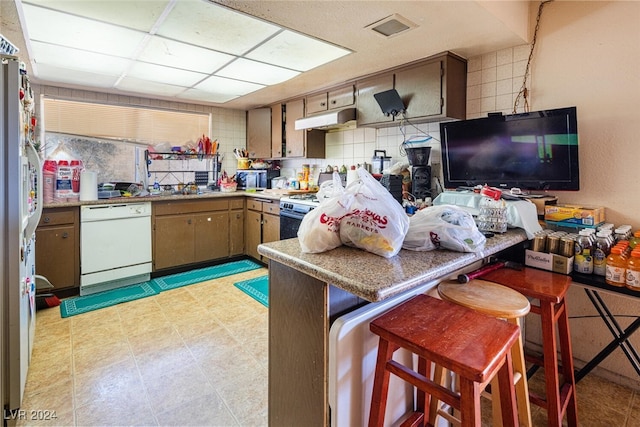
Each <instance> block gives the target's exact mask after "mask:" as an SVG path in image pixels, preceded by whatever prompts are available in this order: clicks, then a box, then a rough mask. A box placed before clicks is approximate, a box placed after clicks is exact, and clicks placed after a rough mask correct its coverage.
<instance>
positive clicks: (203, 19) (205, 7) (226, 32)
mask: <svg viewBox="0 0 640 427" xmlns="http://www.w3.org/2000/svg"><path fill="white" fill-rule="evenodd" d="M279 30H280V28H279V27H277V26H276V25H273V24H270V23H268V22H265V21H262V20H259V19H255V18H252V17H250V16H248V15H244V14H241V13H237V12H234V11H232V10H230V9H226V8H224V7H221V6H215V5H214V4H212V3H209V2H206V1H201V0H195V1H194V0H187V1H180V2H177V3H176V5H175V7H174V8H173V10H172V11H171V12H170V13H169V15H168V16H167V18H166V20H165V21H164V23H163V24H162V26H161V27H160V28H159V29H158V32H157V34H158V35H161V36H165V37H167V38H171V39H174V40H179V41H183V42H186V43H191V44H194V45H197V46H203V47H206V48H209V49H213V50H217V51H220V52H226V53H230V54H233V55H242V54H244V53H245V52H247V51H248V50H250V49H252V48H253V47H254V46H255V45H256V44H258V43H262V42H263V41H264V40H266V39H267V38H269V37H271V36H272V35H273V34H275V33H276V32H278V31H279Z"/></svg>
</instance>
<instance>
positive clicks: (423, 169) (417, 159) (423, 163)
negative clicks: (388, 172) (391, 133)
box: [403, 146, 431, 200]
mask: <svg viewBox="0 0 640 427" xmlns="http://www.w3.org/2000/svg"><path fill="white" fill-rule="evenodd" d="M403 148H404V151H405V152H406V153H407V158H408V159H409V164H410V165H411V194H413V196H414V197H415V198H416V199H422V200H424V199H426V198H428V197H431V166H429V155H430V154H431V147H407V146H403Z"/></svg>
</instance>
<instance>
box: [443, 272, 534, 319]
mask: <svg viewBox="0 0 640 427" xmlns="http://www.w3.org/2000/svg"><path fill="white" fill-rule="evenodd" d="M438 294H439V295H440V297H441V298H442V299H444V300H447V301H449V302H454V303H456V304H460V305H462V306H465V307H467V308H471V309H473V310H476V311H479V312H481V313H485V314H488V315H490V316H494V317H499V318H502V319H516V318H520V317H523V316H525V315H526V314H527V313H529V310H530V309H531V304H529V300H528V299H527V298H526V297H525V296H524V295H522V294H521V293H520V292H518V291H514V290H513V289H510V288H508V287H506V286H503V285H499V284H497V283H494V282H487V281H486V280H481V279H473V280H471V281H469V282H468V283H465V284H460V283H459V282H457V281H453V280H451V281H444V282H441V283H440V284H439V285H438Z"/></svg>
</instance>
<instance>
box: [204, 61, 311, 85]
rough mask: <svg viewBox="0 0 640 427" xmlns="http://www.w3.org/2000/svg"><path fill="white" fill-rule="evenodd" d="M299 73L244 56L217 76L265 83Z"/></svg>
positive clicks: (283, 79) (271, 82) (285, 78)
mask: <svg viewBox="0 0 640 427" xmlns="http://www.w3.org/2000/svg"><path fill="white" fill-rule="evenodd" d="M298 74H300V73H299V72H298V71H294V70H288V69H286V68H282V67H276V66H274V65H269V64H264V63H262V62H256V61H250V60H248V59H242V58H239V59H237V60H235V61H233V62H232V63H231V64H229V65H227V66H226V67H224V68H223V69H222V70H220V71H219V72H217V73H216V75H217V76H222V77H229V78H232V79H238V80H245V81H248V82H253V83H260V84H263V85H273V84H278V83H282V82H284V81H287V80H289V79H291V78H293V77H295V76H297V75H298Z"/></svg>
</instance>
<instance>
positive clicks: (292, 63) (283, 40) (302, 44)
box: [245, 30, 350, 71]
mask: <svg viewBox="0 0 640 427" xmlns="http://www.w3.org/2000/svg"><path fill="white" fill-rule="evenodd" d="M349 53H350V51H348V50H347V49H344V48H341V47H338V46H334V45H332V44H329V43H326V42H323V41H321V40H317V39H313V38H310V37H308V36H305V35H302V34H298V33H295V32H293V31H289V30H286V31H283V32H282V33H280V34H278V35H277V36H275V37H274V38H272V39H271V40H269V41H267V42H266V43H264V44H263V45H261V46H258V47H257V48H256V49H255V50H253V51H251V52H249V53H248V54H247V55H245V56H246V57H247V58H249V59H255V60H257V61H262V62H267V63H270V64H275V65H279V66H281V67H286V68H292V69H294V70H298V71H308V70H310V69H312V68H315V67H318V66H320V65H322V64H326V63H327V62H331V61H333V60H335V59H338V58H341V57H343V56H345V55H348V54H349Z"/></svg>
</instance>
